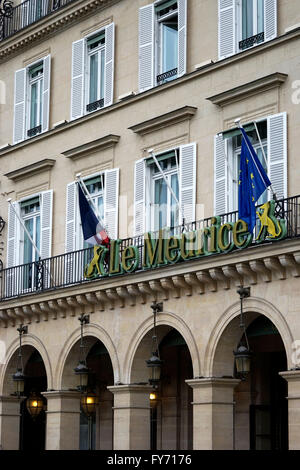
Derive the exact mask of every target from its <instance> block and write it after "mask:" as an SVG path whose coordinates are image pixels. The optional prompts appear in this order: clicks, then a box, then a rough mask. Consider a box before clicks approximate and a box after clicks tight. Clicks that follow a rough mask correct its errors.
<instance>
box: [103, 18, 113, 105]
mask: <svg viewBox="0 0 300 470" xmlns="http://www.w3.org/2000/svg"><path fill="white" fill-rule="evenodd" d="M114 47H115V24H114V23H111V24H109V25H108V26H106V27H105V72H104V75H105V79H104V106H109V105H111V104H112V102H113V90H114Z"/></svg>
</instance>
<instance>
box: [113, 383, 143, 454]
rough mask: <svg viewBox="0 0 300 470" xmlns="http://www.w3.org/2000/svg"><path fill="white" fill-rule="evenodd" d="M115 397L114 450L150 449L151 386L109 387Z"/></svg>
mask: <svg viewBox="0 0 300 470" xmlns="http://www.w3.org/2000/svg"><path fill="white" fill-rule="evenodd" d="M107 388H108V390H110V391H111V392H112V393H113V395H114V406H113V410H114V450H149V449H150V399H149V394H150V392H151V390H152V388H151V387H149V385H116V386H112V387H107Z"/></svg>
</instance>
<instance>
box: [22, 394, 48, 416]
mask: <svg viewBox="0 0 300 470" xmlns="http://www.w3.org/2000/svg"><path fill="white" fill-rule="evenodd" d="M26 407H27V410H28V412H29V414H30V416H31V417H32V419H33V420H35V419H36V418H37V416H38V415H39V414H40V412H41V411H42V410H43V409H44V401H43V399H42V397H40V396H38V395H37V394H36V392H35V391H33V392H32V393H31V394H30V396H29V398H27V400H26Z"/></svg>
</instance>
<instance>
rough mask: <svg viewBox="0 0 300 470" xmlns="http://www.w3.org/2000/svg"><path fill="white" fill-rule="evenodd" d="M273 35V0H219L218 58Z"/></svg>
mask: <svg viewBox="0 0 300 470" xmlns="http://www.w3.org/2000/svg"><path fill="white" fill-rule="evenodd" d="M276 36H277V0H219V58H220V59H224V58H226V57H229V56H231V55H233V54H236V53H237V52H241V51H243V50H245V49H248V48H249V47H253V46H255V45H257V44H260V43H262V42H264V41H270V40H271V39H274V38H276Z"/></svg>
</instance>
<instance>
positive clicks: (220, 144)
mask: <svg viewBox="0 0 300 470" xmlns="http://www.w3.org/2000/svg"><path fill="white" fill-rule="evenodd" d="M214 147H215V148H214V151H215V158H214V206H215V207H214V214H215V215H221V214H225V213H226V212H227V161H226V141H225V140H223V136H222V135H220V136H219V135H216V136H215V146H214Z"/></svg>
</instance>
